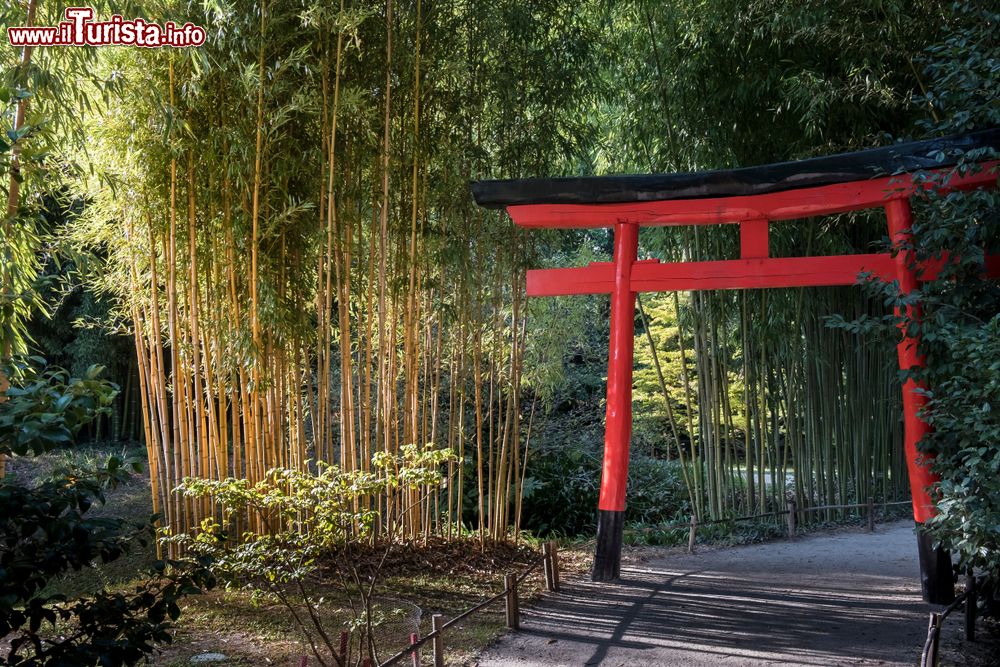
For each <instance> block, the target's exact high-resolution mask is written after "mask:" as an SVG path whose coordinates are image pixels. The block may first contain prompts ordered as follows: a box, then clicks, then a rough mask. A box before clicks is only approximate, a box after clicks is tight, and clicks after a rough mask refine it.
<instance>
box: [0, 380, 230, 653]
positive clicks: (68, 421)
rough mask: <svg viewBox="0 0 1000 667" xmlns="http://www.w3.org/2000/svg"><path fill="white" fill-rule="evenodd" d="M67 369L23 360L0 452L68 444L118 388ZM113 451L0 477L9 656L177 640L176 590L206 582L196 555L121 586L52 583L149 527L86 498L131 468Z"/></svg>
mask: <svg viewBox="0 0 1000 667" xmlns="http://www.w3.org/2000/svg"><path fill="white" fill-rule="evenodd" d="M99 372H100V369H99V368H96V367H95V368H92V369H90V371H89V372H88V374H87V376H86V377H84V378H70V377H69V376H68V374H67V373H66V372H65V371H61V370H54V369H53V370H47V371H45V372H41V373H33V372H32V370H31V367H30V366H27V365H25V364H21V365H20V367H19V368H18V369H17V373H16V375H15V377H16V378H18V380H17V381H16V383H15V386H13V387H11V388H9V389H8V390H7V392H6V398H7V400H6V401H4V402H2V403H0V454H2V455H5V456H11V455H17V456H38V455H40V454H43V453H45V452H48V451H51V450H52V449H54V448H56V447H66V446H68V445H71V444H72V442H73V439H74V437H75V436H76V434H77V432H79V430H80V429H81V428H82V427H83V426H84V425H86V424H87V423H88V422H90V421H92V420H93V419H95V418H96V417H97V416H98V415H99V414H101V413H102V412H103V411H106V410H107V407H108V406H109V405H110V404H111V402H112V399H113V397H114V394H115V393H116V391H117V390H116V388H115V387H114V386H113V385H111V384H110V383H108V382H107V381H104V380H100V379H98V377H97V376H98V374H99ZM123 464H124V462H123V461H122V460H121V459H120V458H118V457H114V456H112V457H110V458H109V459H108V460H107V462H106V463H105V464H104V465H103V466H101V467H100V468H98V469H97V470H94V471H91V470H81V469H68V470H57V471H56V472H55V473H54V474H53V475H52V477H51V478H49V479H42V480H40V481H38V482H30V481H23V482H22V481H21V480H19V479H18V478H17V477H16V476H15V475H7V476H5V477H3V478H2V479H0V536H2V537H0V636H2V637H4V639H5V641H6V642H8V643H7V648H6V649H5V652H4V655H3V658H2V660H3V664H5V665H94V664H101V665H108V666H115V665H134V664H137V663H138V662H140V661H141V660H143V659H144V658H145V657H146V656H148V655H149V654H150V653H152V652H153V650H154V647H155V644H157V643H162V642H169V641H170V638H171V636H170V633H169V629H170V628H171V621H172V620H175V619H176V618H177V616H178V614H179V613H180V611H179V608H178V606H177V601H178V600H179V599H180V598H181V597H183V596H184V595H188V594H191V593H196V592H200V590H201V587H202V586H205V585H210V584H211V575H210V574H209V573H208V571H207V570H205V569H204V567H202V566H200V565H196V566H192V564H190V563H185V564H182V563H169V562H159V563H158V564H157V571H155V572H153V573H150V575H149V576H147V577H145V578H142V579H139V580H137V582H136V583H135V584H133V585H130V586H128V587H126V588H125V589H122V590H100V591H98V592H97V593H96V594H94V595H91V596H86V597H75V598H74V597H67V596H66V595H64V594H61V593H57V592H54V591H53V590H52V587H51V585H52V584H53V583H55V582H58V580H59V578H60V577H61V576H63V575H65V574H66V573H68V572H71V571H76V570H81V569H84V568H91V567H93V566H94V563H95V562H101V563H108V562H111V561H114V560H116V559H118V558H121V557H122V556H123V555H125V554H126V553H127V552H128V551H130V550H132V549H136V548H141V547H143V546H145V545H146V544H148V542H149V541H150V540H152V539H153V537H154V525H153V520H154V519H155V517H151V518H150V519H149V520H148V521H147V522H146V523H145V524H143V525H138V526H132V525H129V524H128V522H126V521H124V520H122V519H118V518H113V517H93V516H91V515H90V510H91V509H92V508H93V507H95V506H97V505H102V504H104V503H105V501H106V496H105V493H106V491H107V490H108V489H109V488H113V487H114V486H116V485H117V484H119V483H122V482H124V481H125V480H126V478H127V476H128V471H127V469H126V468H125V466H124V465H123Z"/></svg>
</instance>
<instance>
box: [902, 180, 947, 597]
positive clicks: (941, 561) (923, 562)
mask: <svg viewBox="0 0 1000 667" xmlns="http://www.w3.org/2000/svg"><path fill="white" fill-rule="evenodd" d="M885 213H886V219H887V220H888V223H889V235H890V238H891V239H892V244H893V246H894V247H896V248H897V253H896V258H895V261H896V279H897V280H898V281H899V288H900V291H901V292H903V293H904V294H909V293H910V292H912V291H913V290H915V289H916V288H917V275H916V271H915V269H914V266H913V252H912V251H911V250H907V249H906V248H907V247H908V246H909V244H910V241H911V239H912V237H913V236H912V234H911V233H910V227H912V226H913V214H912V212H911V209H910V202H909V200H908V199H894V200H892V201H890V202H888V203H887V204H886V206H885ZM896 315H897V316H898V317H903V316H905V318H906V320H916V319H917V318H919V317H920V312H919V311H918V310H917V309H916V307H915V306H912V305H911V306H907V307H906V309H905V311H904V310H903V309H901V308H897V309H896ZM917 344H918V339H917V338H914V337H912V336H909V335H907V333H906V331H905V330H904V332H903V338H902V340H901V341H900V342H899V344H898V345H897V346H896V352H897V354H898V356H899V368H900V369H901V370H908V369H910V368H915V367H922V366H923V365H924V359H923V357H922V355H921V354H920V352H919V350H918V348H917ZM922 389H923V386H922V385H921V384H919V383H917V382H914V381H913V380H912V379H908V380H907V381H906V382H905V384H904V385H903V422H904V440H903V442H904V450H905V454H906V467H907V472H908V473H909V477H910V493H911V494H912V497H913V518H914V520H915V521H916V524H917V528H918V532H917V548H918V551H919V556H920V581H921V589H922V591H923V596H924V600H926V601H927V602H932V603H935V604H947V603H949V602H951V600H952V599H953V598H954V595H955V587H954V577H953V574H952V571H951V554H950V553H948V552H947V551H944V550H942V549H937V548H935V547H934V544H933V541H932V540H931V539H930V537H929V536H928V535H925V534H924V533H923V532H922V531H921V530H920V528H921V527H922V525H923V523H924V522H925V521H927V519H929V518H931V517H932V516H934V514H935V510H934V500H933V499H932V498H931V496H930V494H929V493H928V488H929V487H930V486H931V485H933V484H934V483H935V482H937V480H938V477H937V476H936V475H935V474H934V473H933V472H932V471H931V467H930V464H931V461H932V457H930V456H928V455H927V454H921V452H920V451H919V450H918V449H917V443H919V442H920V441H921V440H922V439H923V438H924V436H925V435H927V433H928V432H929V431H930V427H929V426H928V424H927V422H925V421H924V420H922V419H920V417H919V415H918V413H919V412H920V410H921V409H922V408H923V407H924V405H925V404H926V402H927V398H926V396H924V394H923V393H922V392H921V390H922Z"/></svg>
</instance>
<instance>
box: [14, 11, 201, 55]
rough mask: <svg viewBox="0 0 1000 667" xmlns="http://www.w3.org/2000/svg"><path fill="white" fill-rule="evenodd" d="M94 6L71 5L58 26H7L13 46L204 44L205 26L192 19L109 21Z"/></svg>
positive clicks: (115, 19) (160, 45)
mask: <svg viewBox="0 0 1000 667" xmlns="http://www.w3.org/2000/svg"><path fill="white" fill-rule="evenodd" d="M93 19H94V8H93V7H68V8H67V9H66V20H65V21H60V22H59V25H57V26H38V27H36V26H32V27H27V26H22V27H11V28H7V39H8V40H9V41H10V43H11V45H12V46H141V47H144V48H147V49H152V48H159V47H163V46H172V47H185V46H201V45H202V44H204V43H205V29H204V28H202V27H200V26H196V25H194V24H193V23H185V24H184V25H182V26H178V25H177V24H176V23H174V22H173V21H167V22H166V23H164V24H163V25H160V24H158V23H150V22H148V21H146V20H144V19H130V20H126V19H123V18H122V17H121V16H119V15H118V14H115V15H114V16H112V17H111V19H110V20H108V21H94V20H93Z"/></svg>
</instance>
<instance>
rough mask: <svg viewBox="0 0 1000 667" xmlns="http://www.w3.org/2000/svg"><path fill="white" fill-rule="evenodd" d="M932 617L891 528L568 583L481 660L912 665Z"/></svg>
mask: <svg viewBox="0 0 1000 667" xmlns="http://www.w3.org/2000/svg"><path fill="white" fill-rule="evenodd" d="M929 609H930V607H928V606H927V605H925V604H924V603H923V602H922V601H921V599H920V588H919V581H918V578H917V563H916V545H915V539H914V537H913V529H912V524H909V523H899V524H890V525H883V526H880V527H879V530H878V532H876V533H875V534H869V533H864V532H853V531H852V532H841V533H837V534H833V535H823V536H815V537H805V538H800V539H798V540H795V541H793V542H784V543H769V544H762V545H755V546H750V547H740V548H734V549H726V550H719V551H711V552H705V553H703V554H698V553H696V554H694V555H691V556H688V555H678V556H672V557H667V558H662V559H655V560H651V561H648V562H646V563H643V564H642V565H641V566H635V567H627V568H623V570H622V580H621V581H620V582H617V583H615V584H595V583H591V582H589V581H570V582H566V583H565V584H564V585H563V591H562V592H561V593H559V594H556V595H548V596H546V597H545V598H544V599H543V600H542V601H541V602H540V603H538V604H537V605H535V606H534V607H532V608H529V609H526V610H525V611H524V612H523V616H522V631H521V632H519V633H513V634H509V635H507V636H506V637H504V638H503V639H501V640H500V642H499V643H498V644H497V645H496V646H494V647H492V648H491V649H489V650H487V651H486V652H484V654H483V656H482V657H481V661H480V664H481V665H482V666H483V667H498V666H501V665H575V666H578V665H717V664H724V665H765V664H782V665H869V664H871V665H913V664H915V663H916V661H917V659H918V658H919V655H920V647H921V645H922V642H923V639H924V636H925V634H926V628H925V625H926V623H925V617H926V613H927V611H928V610H929Z"/></svg>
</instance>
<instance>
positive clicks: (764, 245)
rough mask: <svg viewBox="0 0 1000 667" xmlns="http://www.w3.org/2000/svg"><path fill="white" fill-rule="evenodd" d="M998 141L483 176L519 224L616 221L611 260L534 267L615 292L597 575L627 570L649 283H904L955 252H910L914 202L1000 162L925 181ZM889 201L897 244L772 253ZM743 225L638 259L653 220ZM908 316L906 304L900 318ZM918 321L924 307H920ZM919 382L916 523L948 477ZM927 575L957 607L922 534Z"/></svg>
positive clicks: (546, 283) (557, 285) (592, 289)
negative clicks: (796, 234)
mask: <svg viewBox="0 0 1000 667" xmlns="http://www.w3.org/2000/svg"><path fill="white" fill-rule="evenodd" d="M983 147H989V148H994V149H997V148H1000V128H995V129H991V130H984V131H980V132H976V133H971V134H967V135H963V136H958V137H948V138H945V139H939V140H931V141H922V142H913V143H909V144H898V145H895V146H890V147H888V148H881V149H872V150H867V151H860V152H857V153H847V154H842V155H834V156H829V157H823V158H814V159H810V160H801V161H796V162H786V163H781V164H776V165H768V166H764V167H751V168H745V169H736V170H726V171H715V172H702V173H693V174H667V175H650V176H611V177H588V178H568V179H526V180H507V181H479V182H476V183H473V186H472V188H473V194H474V195H475V197H476V201H477V202H478V203H479V204H480V205H483V206H489V207H495V208H496V207H503V208H506V210H507V212H508V214H509V215H510V217H511V218H512V219H513V221H514V222H515V223H516V224H518V225H521V226H523V227H528V228H549V229H552V228H590V227H611V228H613V230H614V256H613V261H612V262H596V263H592V264H591V265H590V266H587V267H581V268H564V269H542V270H534V271H529V272H528V274H527V293H528V296H554V295H567V294H601V293H605V294H610V295H611V337H610V342H609V358H608V381H607V407H606V426H605V438H604V460H603V468H602V474H601V491H600V500H599V503H598V525H597V550H596V554H595V559H594V570H593V579H594V580H595V581H609V580H613V579H616V578H617V577H618V575H619V571H620V562H621V543H622V532H623V527H624V510H625V490H626V484H627V479H628V458H629V443H630V438H631V431H632V366H633V340H634V335H635V331H634V316H635V298H636V294H637V293H639V292H651V291H671V290H718V289H759V288H772V287H806V286H829V285H851V284H856V283H857V282H858V279H859V276H860V274H863V273H867V274H871V275H873V276H876V277H878V278H881V279H884V280H890V281H891V280H896V281H898V282H899V285H900V288H901V289H902V290H903V291H904V292H909V291H912V290H913V289H915V288H916V287H917V285H918V282H919V281H920V280H928V279H932V278H933V277H934V276H936V275H937V273H938V271H939V270H940V268H941V265H942V263H943V262H944V261H946V260H938V261H936V262H927V263H925V264H923V265H921V266H918V267H917V266H914V262H913V258H912V257H911V253H910V251H909V250H907V245H908V244H907V243H906V242H907V241H908V239H909V237H910V232H909V229H910V227H911V225H912V213H911V208H910V201H909V199H910V197H911V196H912V195H914V194H917V193H919V192H920V191H921V190H924V189H928V188H930V187H932V184H933V186H934V187H939V188H944V189H951V190H955V189H974V188H985V187H995V186H996V185H997V168H998V163H996V162H987V163H983V164H982V165H981V167H982V169H979V170H976V171H975V172H974V173H972V172H966V173H963V174H954V175H950V178H948V179H947V181H946V182H944V183H943V184H942V182H939V181H940V180H941V179H935V178H931V179H926V178H915V177H914V176H912V175H911V174H910V172H913V171H916V170H929V171H931V172H937V173H938V174H941V175H945V174H947V173H948V172H949V171H951V170H949V169H947V167H949V166H952V165H953V164H954V159H953V158H949V155H954V153H955V151H956V150H962V151H968V150H973V149H977V148H983ZM877 208H881V209H883V210H884V211H885V215H886V220H887V225H888V232H889V236H890V238H891V239H892V240H893V243H894V245H895V246H896V252H894V253H875V254H863V255H840V256H825V257H790V258H772V257H769V243H768V229H769V225H770V223H771V222H773V221H776V220H791V219H801V218H806V217H813V216H823V215H833V214H837V213H844V212H848V211H857V210H864V209H877ZM710 224H738V225H739V226H740V258H739V259H733V260H720V261H700V262H677V263H661V262H659V261H657V260H637V255H638V236H639V228H640V227H641V226H664V225H710ZM984 274H985V275H986V276H988V277H993V278H996V277H1000V257H998V256H990V257H987V261H986V266H985V267H984ZM897 314H902V313H897ZM906 314H907V315H908V316H910V317H917V316H919V313H916V312H908V313H906ZM897 352H898V357H899V366H900V368H902V369H908V368H913V367H917V366H920V365H921V364H922V363H923V360H922V359H921V358H920V356H919V354H918V352H917V341H916V340H913V339H912V338H908V337H906V336H905V334H904V336H903V338H902V340H901V341H900V342H899V344H898V346H897ZM920 389H921V388H920V387H919V386H917V385H916V384H914V383H913V382H912V381H908V382H907V383H906V385H905V386H904V387H903V412H904V424H905V437H904V447H905V455H906V461H907V470H908V474H909V478H910V488H911V492H912V499H913V516H914V519H915V521H916V522H917V524H922V523H924V522H925V521H926V520H927V519H929V518H930V517H931V516H933V515H934V501H933V499H932V498H931V496H930V495H929V493H928V488H929V487H930V486H931V485H932V484H933V483H934V482H935V481H936V478H935V476H934V475H933V473H932V472H931V470H930V467H929V463H930V460H929V459H930V457H929V456H927V455H926V454H925V455H923V456H921V455H920V453H919V452H918V449H917V443H918V442H919V441H920V440H921V439H922V438H923V437H924V435H925V434H926V433H927V430H928V426H927V424H926V423H925V422H923V421H922V420H921V419H920V418H919V415H918V413H919V411H920V409H921V407H922V406H923V404H924V400H925V399H924V396H923V394H922V392H921V391H920ZM918 551H919V555H920V569H921V584H922V590H923V594H924V598H925V599H926V600H927V601H929V602H935V603H945V602H948V601H950V600H951V598H952V597H953V595H954V584H953V576H952V571H951V560H950V554H948V553H946V552H943V551H941V550H939V549H935V548H934V546H933V544H932V543H931V542H930V540H929V538H928V537H927V536H926V535H924V534H922V533H919V534H918Z"/></svg>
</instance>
